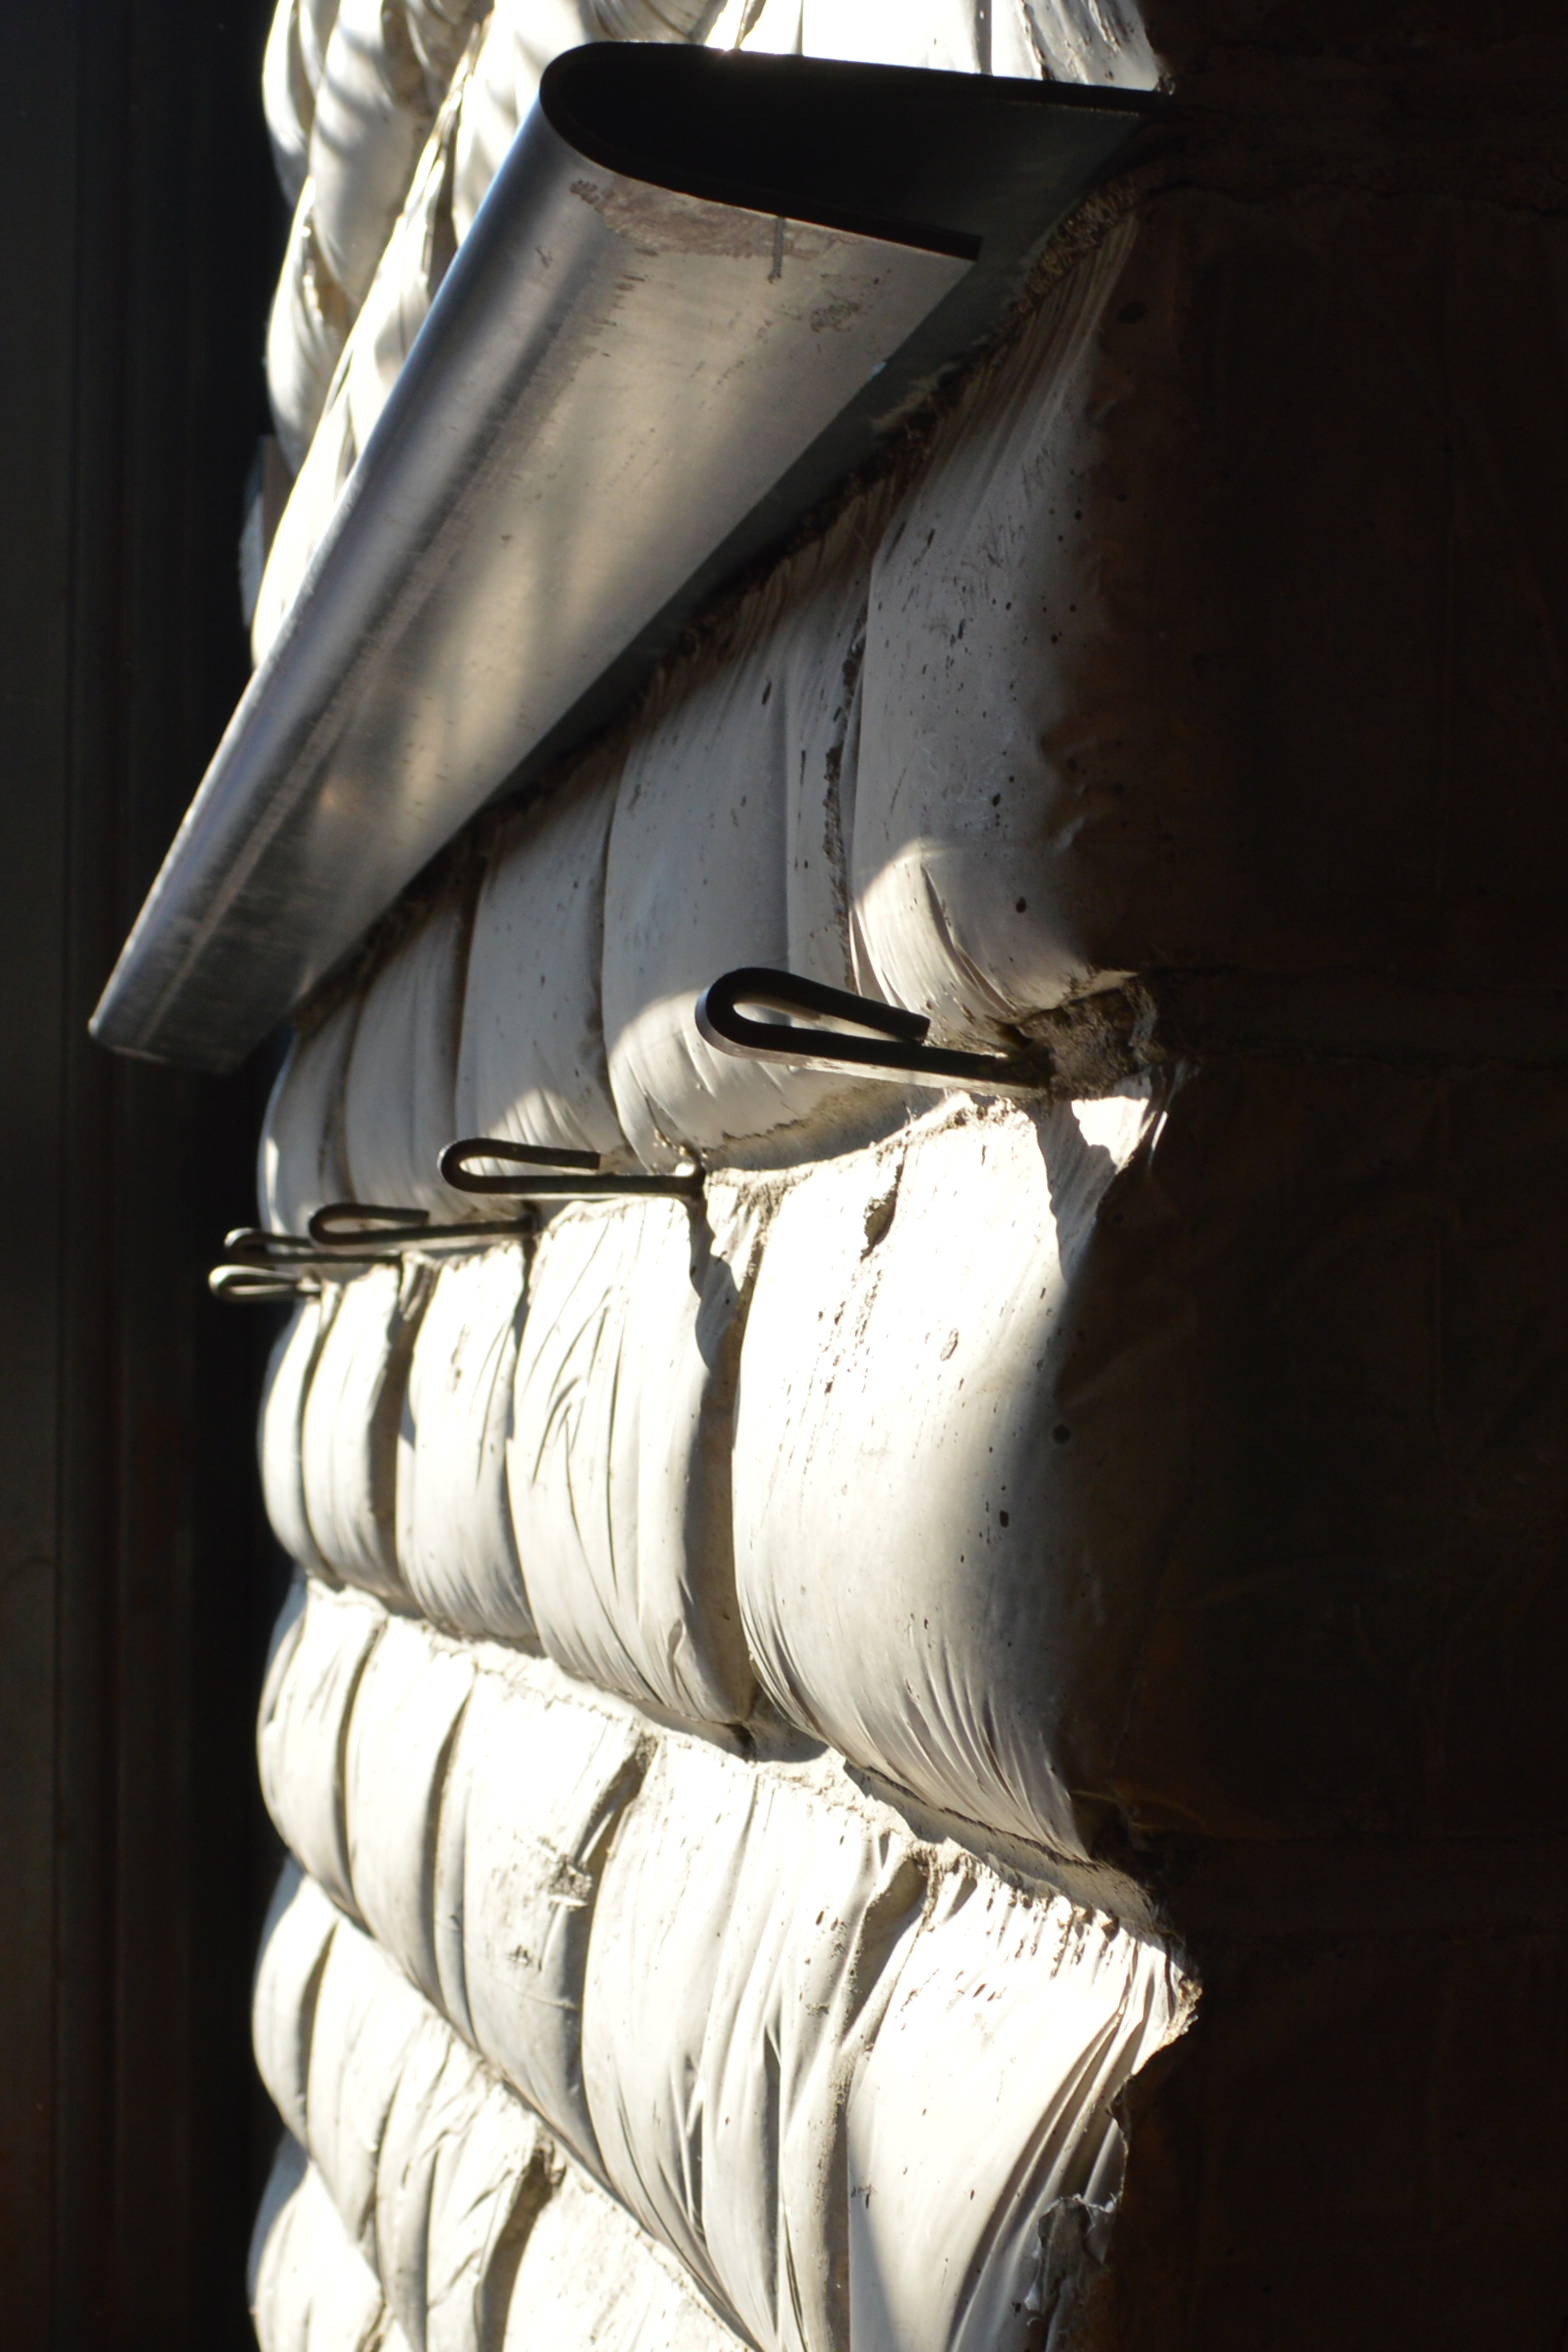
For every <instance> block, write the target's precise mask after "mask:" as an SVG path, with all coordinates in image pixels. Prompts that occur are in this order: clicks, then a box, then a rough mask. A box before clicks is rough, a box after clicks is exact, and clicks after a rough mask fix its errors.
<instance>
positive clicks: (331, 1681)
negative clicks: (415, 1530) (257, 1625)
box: [257, 1584, 386, 1911]
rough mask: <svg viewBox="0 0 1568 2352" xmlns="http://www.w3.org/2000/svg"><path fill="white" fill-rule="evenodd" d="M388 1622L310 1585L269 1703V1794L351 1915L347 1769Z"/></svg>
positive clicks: (275, 1811) (279, 1660)
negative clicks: (369, 1674)
mask: <svg viewBox="0 0 1568 2352" xmlns="http://www.w3.org/2000/svg"><path fill="white" fill-rule="evenodd" d="M385 1622H386V1620H385V1618H384V1616H383V1614H382V1612H381V1611H380V1610H379V1609H376V1608H374V1607H373V1606H371V1605H370V1604H369V1603H368V1602H366V1601H362V1600H361V1599H360V1598H359V1596H358V1595H357V1594H355V1593H350V1592H332V1591H329V1590H328V1589H327V1588H326V1587H325V1586H324V1585H321V1584H311V1585H310V1586H308V1588H307V1592H306V1600H305V1608H304V1612H303V1615H302V1616H301V1617H300V1622H299V1625H298V1628H297V1631H296V1632H295V1633H294V1635H293V1638H292V1639H291V1640H289V1641H288V1642H286V1643H283V1644H281V1645H280V1646H279V1651H278V1653H277V1655H276V1656H275V1657H274V1659H273V1663H272V1667H271V1670H270V1672H269V1674H268V1679H267V1685H266V1687H265V1689H264V1690H263V1692H262V1695H261V1715H260V1724H259V1728H258V1739H257V1745H258V1752H259V1757H260V1764H261V1790H262V1794H263V1796H264V1797H265V1798H266V1800H267V1810H268V1812H269V1813H270V1814H271V1816H272V1818H273V1820H274V1822H276V1823H277V1825H278V1833H279V1836H280V1837H281V1838H282V1840H283V1842H284V1843H285V1844H286V1845H287V1846H288V1847H289V1851H290V1852H291V1853H295V1854H297V1855H298V1856H299V1858H300V1861H301V1862H302V1863H303V1864H304V1865H305V1867H306V1869H307V1870H308V1871H309V1872H310V1874H311V1876H312V1877H314V1878H318V1879H320V1881H321V1884H322V1885H323V1886H325V1887H327V1888H329V1889H330V1891H331V1894H332V1895H333V1896H334V1898H335V1899H336V1900H337V1901H338V1902H339V1903H341V1904H342V1906H343V1908H344V1910H345V1911H352V1910H353V1908H354V1898H353V1877H352V1874H351V1867H350V1860H349V1849H348V1829H347V1822H346V1819H345V1812H344V1787H343V1769H344V1760H345V1749H346V1745H347V1738H348V1719H349V1711H350V1709H351V1707H352V1706H353V1701H354V1693H355V1691H356V1690H357V1688H358V1686H359V1681H360V1677H361V1675H363V1673H364V1670H365V1666H366V1664H367V1662H368V1660H369V1658H370V1655H371V1654H372V1651H373V1650H374V1647H375V1644H376V1643H377V1642H378V1641H379V1639H380V1638H381V1634H382V1631H383V1628H384V1625H385Z"/></svg>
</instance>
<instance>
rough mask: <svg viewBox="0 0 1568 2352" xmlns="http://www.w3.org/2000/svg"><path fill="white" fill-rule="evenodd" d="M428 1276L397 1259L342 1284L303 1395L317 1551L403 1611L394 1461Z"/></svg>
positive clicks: (309, 1510) (303, 1442) (303, 1453)
mask: <svg viewBox="0 0 1568 2352" xmlns="http://www.w3.org/2000/svg"><path fill="white" fill-rule="evenodd" d="M432 1279H433V1276H432V1271H431V1268H430V1267H429V1265H427V1264H425V1263H423V1262H421V1261H418V1260H415V1259H405V1260H403V1261H402V1263H401V1264H396V1263H391V1264H385V1265H376V1266H371V1267H368V1268H367V1269H366V1270H365V1271H364V1272H363V1273H362V1274H359V1275H356V1276H353V1279H351V1280H349V1281H347V1282H345V1283H344V1284H343V1285H342V1289H341V1291H340V1293H339V1297H338V1301H337V1305H336V1307H334V1308H333V1310H332V1317H331V1324H330V1325H329V1327H328V1329H327V1334H326V1337H325V1339H323V1341H322V1343H321V1350H320V1352H319V1354H318V1355H317V1358H316V1361H315V1365H314V1368H313V1370H312V1371H311V1375H310V1387H309V1388H308V1389H307V1390H306V1392H305V1409H304V1412H303V1415H302V1417H301V1421H300V1465H301V1475H302V1478H303V1482H304V1489H305V1514H306V1517H307V1518H308V1520H309V1522H310V1533H311V1536H312V1537H313V1538H314V1540H315V1544H316V1549H317V1550H318V1551H319V1552H320V1554H321V1558H322V1559H324V1560H325V1561H326V1563H327V1565H328V1567H329V1568H330V1569H331V1570H332V1572H333V1574H334V1575H336V1576H339V1577H341V1578H342V1580H343V1582H344V1583H345V1584H354V1585H358V1586H360V1587H361V1588H362V1589H363V1591H366V1592H374V1593H376V1594H378V1595H379V1596H380V1597H381V1599H383V1600H384V1601H389V1602H390V1603H391V1604H392V1605H393V1606H394V1607H395V1608H403V1609H406V1608H407V1607H408V1605H409V1603H408V1593H407V1588H406V1586H405V1582H404V1580H403V1576H402V1572H401V1570H399V1567H398V1564H397V1454H398V1442H399V1434H400V1432H401V1429H402V1425H403V1405H404V1396H405V1391H406V1388H407V1384H408V1369H409V1365H410V1363H411V1362H412V1360H413V1356H414V1341H415V1336H416V1332H417V1330H418V1328H419V1318H420V1316H421V1315H422V1314H423V1312H424V1309H425V1303H426V1298H427V1297H428V1296H429V1293H430V1286H431V1282H432Z"/></svg>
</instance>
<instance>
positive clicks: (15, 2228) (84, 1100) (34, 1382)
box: [0, 0, 282, 2352]
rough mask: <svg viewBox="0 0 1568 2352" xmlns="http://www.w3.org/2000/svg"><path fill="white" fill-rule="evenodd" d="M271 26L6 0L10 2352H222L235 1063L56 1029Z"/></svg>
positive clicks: (246, 2090)
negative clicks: (175, 1060)
mask: <svg viewBox="0 0 1568 2352" xmlns="http://www.w3.org/2000/svg"><path fill="white" fill-rule="evenodd" d="M267 16H268V10H267V8H266V6H265V5H262V0H243V5H232V6H229V7H227V8H224V7H223V6H222V5H221V0H220V5H219V7H218V8H217V9H216V10H215V9H214V8H213V7H212V6H211V5H210V0H209V5H205V6H204V5H198V0H134V5H127V0H121V4H120V5H113V0H96V5H94V0H55V5H52V6H50V7H48V8H44V9H38V8H27V9H24V8H21V7H19V6H16V5H10V6H7V7H5V10H4V13H3V15H0V37H3V39H4V42H5V56H6V68H7V69H6V76H5V83H4V89H3V91H0V107H3V108H4V113H5V137H4V140H3V141H0V151H3V152H0V171H3V172H4V174H5V194H6V207H5V218H6V219H7V221H8V222H9V223H10V224H11V237H10V254H9V258H10V269H9V272H8V278H9V285H8V297H7V318H6V332H5V345H4V351H5V356H4V358H3V359H0V468H3V469H4V480H5V493H4V500H5V534H4V544H5V562H4V563H3V564H0V725H3V732H0V745H3V746H4V767H3V769H0V977H3V979H4V982H5V988H4V996H3V999H0V1110H3V1113H4V1120H3V1128H0V1252H3V1254H4V1280H3V1281H0V1395H3V1397H4V1400H5V1414H4V1419H3V1423H0V2263H3V2264H4V2276H5V2282H6V2284H5V2330H4V2333H5V2342H6V2345H7V2346H8V2347H11V2346H15V2347H17V2352H24V2347H34V2346H37V2347H61V2352H74V2347H79V2346H81V2345H84V2344H88V2343H97V2344H102V2345H105V2346H112V2347H115V2352H132V2347H140V2346H142V2345H146V2346H148V2347H152V2346H154V2345H156V2346H158V2347H170V2346H178V2345H184V2344H197V2343H199V2344H201V2345H203V2346H204V2347H207V2346H212V2347H226V2346H230V2345H234V2346H238V2345H242V2344H244V2343H246V2342H247V2340H248V2326H247V2319H246V2315H245V2309H244V2281H243V2262H244V2250H245V2241H246V2236H247V2231H248V2227H249V2220H250V2211H251V2208H252V2205H253V2202H254V2199H255V2196H256V2194H257V2192H258V2186H259V2179H258V2176H259V2170H260V2168H261V2166H262V2164H263V2162H264V2160H265V2155H266V2152H267V2144H268V2138H269V2137H270V2130H271V2126H270V2125H269V2121H268V2117H267V2115H266V2112H265V2108H264V2105H263V2102H262V2101H261V2098H260V2096H259V2094H258V2088H257V2086H256V2084H255V2082H254V2078H253V2075H252V2073H251V2069H250V2065H249V2060H248V2050H247V2013H246V2012H247V1991H248V1979H249V1969H250V1960H251V1951H252V1947H253V1942H254V1936H255V1932H256V1927H257V1925H258V1919H259V1906H260V1904H261V1902H262V1901H263V1900H264V1895H265V1888H266V1880H267V1876H268V1871H269V1869H270V1851H269V1843H268V1832H266V1829H265V1824H264V1822H263V1820H262V1817H261V1814H260V1809H259V1802H258V1797H257V1795H256V1790H255V1778H254V1769H253V1762H252V1753H251V1722H252V1718H253V1714H254V1706H255V1695H256V1686H257V1681H258V1674H259V1668H260V1659H261V1654H262V1650H263V1645H264V1642H265V1635H266V1629H267V1624H268V1618H269V1614H270V1611H271V1608H272V1606H273V1605H275V1600H276V1595H277V1590H278V1585H279V1579H278V1576H277V1572H276V1564H275V1561H274V1560H273V1559H272V1556H271V1555H270V1552H269V1548H268V1544H267V1541H266V1538H265V1535H264V1532H263V1530H262V1528H261V1525H260V1522H259V1515H258V1500H257V1495H256V1482H255V1469H254V1457H253V1452H252V1425H253V1416H254V1411H255V1400H256V1390H257V1381H258V1371H259V1366H260V1360H261V1356H262V1354H263V1352H264V1349H265V1345H266V1340H267V1337H268V1331H267V1329H266V1328H265V1322H264V1320H263V1319H250V1318H246V1317H244V1316H241V1315H238V1314H228V1315H225V1314H223V1313H222V1312H221V1311H220V1310H218V1309H217V1308H216V1307H213V1306H212V1305H211V1303H210V1302H209V1301H208V1300H207V1299H206V1297H205V1291H204V1289H203V1286H202V1279H201V1277H202V1273H203V1269H204V1267H205V1264H206V1263H207V1262H208V1261H209V1260H210V1256H211V1255H212V1245H213V1243H214V1240H215V1238H216V1235H217V1234H219V1233H221V1231H222V1228H223V1226H224V1225H225V1223H228V1222H231V1221H232V1220H233V1219H234V1218H235V1217H237V1216H239V1215H243V1214H245V1213H247V1212H248V1204H249V1198H250V1191H251V1150H252V1143H253V1138H254V1133H255V1128H256V1123H257V1119H258V1112H259V1103H260V1090H261V1087H262V1083H263V1074H262V1073H260V1072H258V1071H254V1070H253V1071H252V1072H250V1073H247V1074H242V1075H241V1076H240V1077H238V1078H237V1079H235V1080H232V1081H226V1082H223V1083H222V1084H216V1083H205V1082H195V1081H192V1080H189V1079H184V1078H179V1077H176V1076H173V1075H171V1074H169V1073H166V1072H163V1071H159V1070H155V1069H152V1068H148V1067H143V1066H130V1065H123V1064H121V1065H115V1064H114V1063H112V1062H111V1061H110V1059H109V1058H108V1057H107V1056H106V1055H103V1054H102V1053H101V1052H100V1051H99V1049H98V1048H96V1047H95V1046H93V1045H91V1044H90V1042H89V1040H88V1038H87V1036H86V1034H85V1024H86V1020H87V1017H88V1014H89V1012H90V1010H91V1006H92V1004H93V1003H94V1001H95V999H96V997H97V994H98V992H99V990H100V987H101V985H102V982H103V980H104V978H105V976H106V974H107V972H108V971H109V968H110V964H111V962H112V961H113V957H114V953H115V950H116V949H117V947H118V945H119V941H120V940H121V937H122V935H123V932H124V930H125V929H126V927H127V925H128V923H129V921H130V919H131V917H132V914H133V913H134V911H135V908H136V907H137V906H138V904H139V903H140V900H141V898H142V894H143V892H144V890H145V888H146V887H147V884H148V882H149V881H150V879H151V877H152V875H153V872H154V871H155V869H156V866H157V864H158V862H159V859H160V857H161V856H162V854H163V849H164V848H165V847H166V845H167V843H168V840H169V838H170V836H171V835H172V833H173V831H174V825H175V824H176V823H177V821H178V818H179V815H180V813H181V811H182V810H183V808H184V804H185V803H186V801H187V800H188V798H189V796H190V793H191V792H192V791H193V789H194V788H195V782H196V781H197V779H198V778H199V776H200V773H201V771H202V768H203V766H204V765H205V760H206V757H207V755H208V754H209V752H210V751H211V749H212V746H213V744H214V742H215V741H216V738H217V736H218V734H219V732H220V731H221V729H222V726H223V723H224V720H225V719H226V716H227V713H228V710H229V709H230V708H231V707H232V704H233V701H234V698H235V697H236V695H237V692H238V690H239V688H240V687H241V685H242V684H243V680H244V676H245V653H244V644H243V636H242V633H241V630H240V626H239V619H238V606H237V586H236V578H235V541H236V537H237V529H238V522H239V504H240V497H241V491H242V488H243V484H244V481H245V478H246V474H247V468H248V466H249V463H250V459H251V457H252V454H253V451H254V446H255V438H256V436H257V434H258V431H260V430H262V429H263V428H264V426H265V423H266V413H265V404H264V399H263V394H262V384H261V374H260V352H261V341H262V334H263V330H264V321H265V311H266V302H267V299H268V291H269V288H270V280H271V277H272V274H273V271H274V269H275V268H276V261H277V256H278V254H279V250H280V246H281V231H282V223H281V218H280V206H279V199H278V198H277V196H276V193H275V191H274V189H273V187H272V184H271V179H270V173H269V167H268V158H267V153H266V142H265V136H264V132H263V130H262V125H261V121H260V114H259V93H258V76H259V63H260V55H261V47H262V43H263V40H264V38H265V33H266V24H267Z"/></svg>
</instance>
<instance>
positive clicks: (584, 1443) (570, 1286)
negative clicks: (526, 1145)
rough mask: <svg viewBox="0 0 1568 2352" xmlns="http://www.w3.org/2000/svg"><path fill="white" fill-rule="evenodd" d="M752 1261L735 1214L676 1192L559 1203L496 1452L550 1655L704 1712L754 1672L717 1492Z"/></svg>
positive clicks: (716, 1717)
mask: <svg viewBox="0 0 1568 2352" xmlns="http://www.w3.org/2000/svg"><path fill="white" fill-rule="evenodd" d="M726 1241H727V1243H728V1247H726V1246H725V1242H726ZM749 1271H750V1268H749V1263H748V1248H747V1235H746V1233H745V1229H744V1225H743V1223H741V1225H740V1228H739V1230H738V1231H737V1232H736V1233H735V1234H732V1235H729V1236H726V1237H725V1238H724V1240H723V1241H721V1240H720V1239H719V1238H717V1237H716V1236H715V1235H714V1234H713V1233H712V1231H711V1229H710V1227H709V1225H708V1223H707V1222H706V1219H705V1217H704V1216H703V1215H702V1213H701V1212H700V1209H698V1208H696V1207H694V1206H690V1207H689V1206H688V1204H687V1203H686V1202H681V1201H661V1200H651V1201H638V1202H626V1203H620V1204H617V1205H616V1206H615V1207H613V1208H608V1209H603V1208H597V1207H595V1208H593V1209H587V1208H584V1209H576V1210H569V1211H566V1212H564V1213H563V1214H561V1215H560V1216H558V1217H556V1218H555V1219H554V1220H553V1221H552V1223H551V1225H550V1227H549V1229H548V1231H547V1232H546V1233H545V1234H544V1235H543V1237H542V1240H541V1241H540V1244H539V1246H538V1249H537V1250H536V1252H535V1255H534V1261H533V1268H532V1275H531V1299H530V1311H529V1317H528V1321H527V1323H526V1324H525V1326H524V1328H523V1334H522V1343H521V1349H520V1352H519V1356H518V1368H517V1389H516V1397H515V1402H514V1408H513V1418H512V1434H511V1441H510V1448H509V1452H508V1476H509V1485H510V1496H511V1509H512V1517H513V1523H514V1525H515V1528H516V1530H517V1548H518V1556H519V1558H520V1559H521V1562H522V1573H523V1578H524V1581H525V1582H526V1584H527V1587H528V1595H529V1601H530V1604H531V1609H532V1612H533V1621H534V1623H535V1625H536V1626H537V1628H538V1631H539V1636H540V1639H541V1641H542V1643H543V1644H544V1647H545V1649H546V1650H547V1651H548V1652H549V1654H550V1655H551V1656H552V1657H553V1658H554V1659H555V1660H556V1661H557V1662H558V1664H561V1665H563V1667H565V1668H566V1670H567V1671H568V1673H571V1674H575V1675H581V1676H583V1678H584V1680H586V1681H588V1682H592V1683H597V1684H598V1685H600V1686H601V1687H603V1688H605V1689H608V1690H615V1691H619V1692H622V1693H624V1694H625V1696H627V1697H629V1698H632V1699H635V1700H637V1701H640V1702H641V1703H642V1704H644V1705H645V1706H652V1707H654V1708H656V1709H658V1710H660V1711H664V1712H668V1713H669V1714H672V1715H676V1716H679V1717H687V1718H691V1719H695V1720H698V1721H702V1722H712V1723H732V1722H739V1721H743V1720H744V1719H745V1717H747V1716H748V1715H749V1714H750V1712H751V1703H752V1693H753V1689H754V1683H753V1678H752V1670H751V1666H750V1663H749V1661H748V1659H747V1656H746V1650H745V1643H744V1640H743V1638H742V1631H741V1622H740V1612H739V1608H738V1606H737V1603H736V1600H735V1578H734V1561H733V1554H732V1549H731V1498H730V1433H731V1423H732V1419H733V1411H734V1391H735V1370H736V1362H737V1358H738V1354H739V1341H740V1328H741V1308H742V1297H743V1294H744V1290H745V1287H746V1285H747V1281H748V1278H749Z"/></svg>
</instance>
